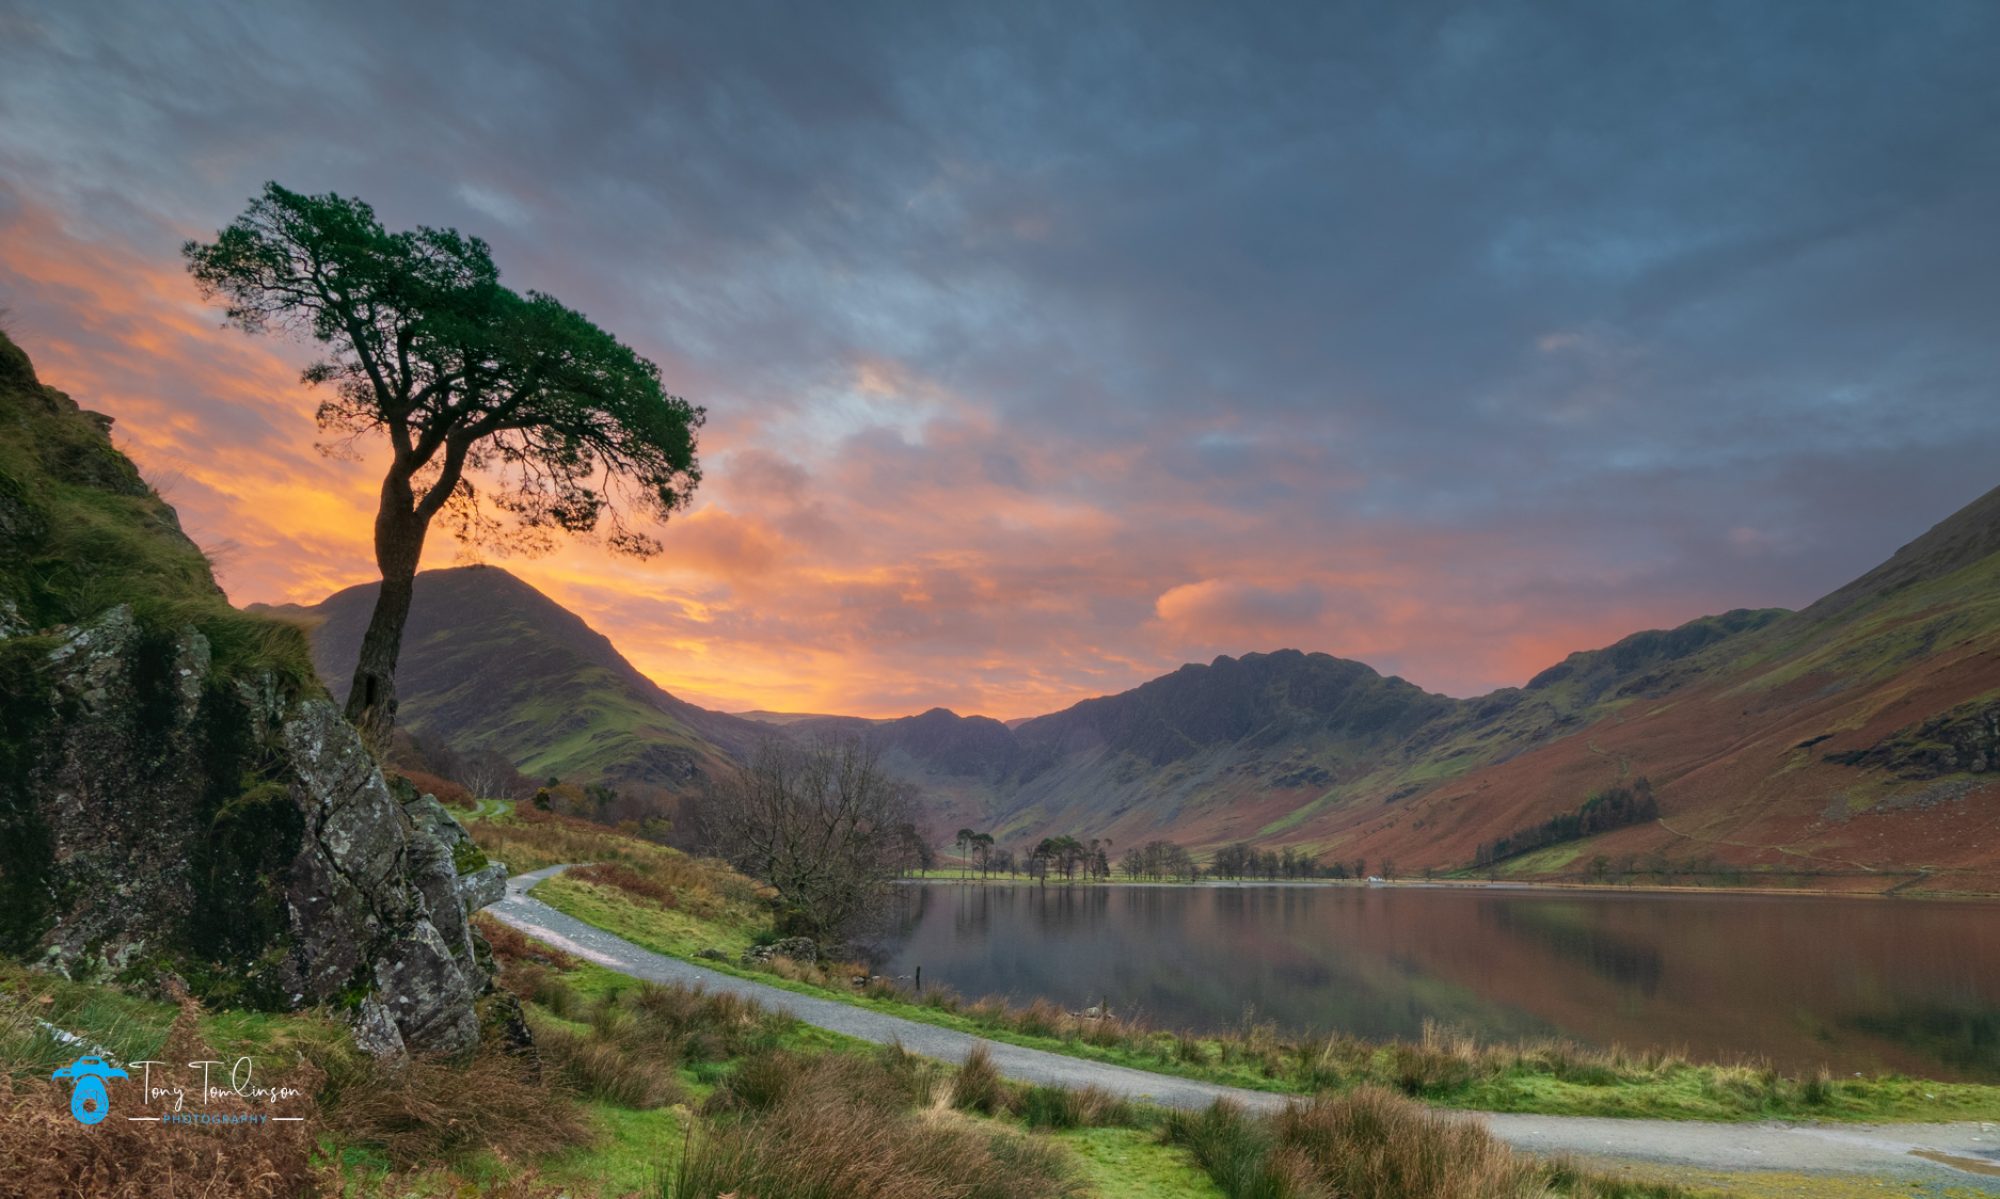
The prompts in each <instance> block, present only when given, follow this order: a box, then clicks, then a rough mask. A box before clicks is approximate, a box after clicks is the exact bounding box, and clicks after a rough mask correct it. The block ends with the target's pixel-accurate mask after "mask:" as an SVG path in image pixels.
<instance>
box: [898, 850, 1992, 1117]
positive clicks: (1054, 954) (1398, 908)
mask: <svg viewBox="0 0 2000 1199" xmlns="http://www.w3.org/2000/svg"><path fill="white" fill-rule="evenodd" d="M1996 915H2000V907H1995V906H1993V905H1989V904H1974V903H1928V902H1887V901H1865V900H1846V899H1814V898H1805V897H1796V896H1745V895H1714V896H1705V895H1643V894H1633V895H1625V894H1615V893H1608V894H1587V895H1586V894H1577V893H1565V894H1554V895H1551V894H1539V893H1525V892H1508V891H1493V890H1451V889H1421V888H1384V889H1368V888H1327V887H1285V886H1262V887H1259V886H1246V887H1229V888H1198V889H1190V888H1173V887H1123V886H1110V887H1103V886H1100V887H1068V888H1065V887H1048V888H1042V887H1037V886H1031V885H1017V886H991V885H989V886H961V885H956V884H934V885H929V886H921V887H910V888H906V889H905V895H904V906H903V911H902V913H901V919H900V926H899V928H898V932H897V936H896V940H895V945H894V949H893V969H895V970H896V971H897V972H898V973H909V972H911V971H912V970H913V969H914V968H915V967H916V966H918V965H922V966H923V967H924V977H925V979H926V980H927V981H929V980H937V981H940V982H946V983H949V984H950V985H951V986H953V987H955V988H957V989H958V990H960V991H962V992H964V993H966V994H968V995H986V994H999V995H1007V996H1010V997H1012V998H1013V999H1015V1000H1017V1001H1022V1002H1025V1001H1026V1000H1028V999H1031V998H1033V997H1035V996H1038V995H1040V996H1048V997H1049V998H1052V999H1054V1000H1056V1001H1057V1002H1060V1003H1063V1004H1066V1005H1068V1006H1070V1007H1084V1006H1087V1005H1089V1004H1093V1003H1099V1002H1108V1003H1109V1004H1111V1006H1112V1007H1113V1008H1114V1009H1117V1010H1120V1011H1125V1012H1132V1011H1138V1012H1143V1013H1144V1014H1145V1015H1147V1016H1148V1017H1149V1018H1150V1019H1152V1020H1153V1021H1154V1022H1155V1023H1156V1024H1161V1025H1166V1026H1169V1027H1177V1028H1178V1027H1190V1028H1197V1029H1217V1028H1223V1027H1229V1026H1235V1025H1239V1024H1241V1023H1243V1022H1244V1021H1246V1020H1258V1021H1266V1020H1268V1021H1271V1022H1274V1023H1276V1024H1278V1025H1279V1026H1280V1027H1281V1028H1284V1029H1286V1030H1289V1031H1294V1032H1301V1031H1313V1032H1322V1031H1329V1030H1334V1029H1339V1030H1344V1031H1348V1032H1353V1033H1357V1034H1359V1035H1362V1036H1367V1037H1391V1036H1415V1035H1417V1034H1418V1033H1419V1032H1420V1031H1421V1030H1422V1027H1423V1024H1424V1021H1426V1020H1437V1021H1441V1022H1443V1023H1446V1024H1450V1025H1454V1026H1457V1027H1461V1028H1466V1029H1470V1030H1472V1031H1474V1032H1477V1033H1479V1034H1480V1035H1482V1036H1484V1037H1488V1038H1508V1037H1515V1036H1522V1035H1528V1034H1534V1033H1547V1032H1556V1033H1561V1034H1564V1035H1567V1036H1571V1037H1575V1038H1577V1039H1579V1040H1582V1041H1586V1042H1590V1043H1593V1044H1600V1045H1603V1044H1610V1043H1612V1042H1621V1043H1623V1044H1626V1045H1632V1046H1641V1045H1660V1046H1670V1047H1682V1048H1686V1049H1688V1050H1690V1051H1692V1052H1694V1053H1695V1054H1697V1055H1699V1056H1704V1057H1712V1056H1724V1057H1729V1056H1736V1055H1762V1056H1765V1057H1769V1058H1771V1059H1772V1060H1774V1061H1775V1062H1777V1063H1778V1064H1780V1065H1782V1066H1784V1067H1786V1068H1788V1069H1809V1068H1812V1067H1816V1066H1819V1065H1822V1064H1824V1065H1827V1066H1830V1067H1831V1068H1833V1069H1835V1070H1838V1071H1849V1070H1902V1071H1908V1072H1911V1073H1921V1074H1926V1075H1931V1076H1938V1077H1968V1078H1980V1079H1988V1080H2000V931H1996V930H2000V921H1996V920H1995V917H1996Z"/></svg>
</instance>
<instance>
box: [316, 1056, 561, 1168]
mask: <svg viewBox="0 0 2000 1199" xmlns="http://www.w3.org/2000/svg"><path fill="white" fill-rule="evenodd" d="M331 1081H332V1084H333V1085H330V1086H329V1088H328V1093H327V1098H326V1101H325V1102H326V1118H325V1120H324V1122H323V1125H324V1128H325V1130H327V1131H330V1132H332V1133H333V1134H335V1135H336V1136H337V1137H338V1138H339V1139H340V1140H341V1141H342V1142H343V1143H345V1144H349V1145H357V1146H364V1147H367V1148H372V1149H378V1150H380V1151H381V1152H382V1153H383V1154H384V1155H386V1156H387V1157H388V1159H389V1161H390V1162H391V1163H393V1164H394V1165H396V1166H398V1167H401V1168H410V1167H418V1166H430V1165H435V1164H436V1163H438V1162H440V1161H449V1160H454V1159H459V1158H463V1157H465V1156H467V1155H469V1154H473V1153H478V1152H482V1151H488V1150H490V1151H492V1152H493V1153H495V1154H497V1155H498V1156H500V1157H501V1158H502V1159H503V1160H507V1161H512V1162H526V1161H530V1160H533V1159H535V1158H537V1157H541V1156H544V1155H546V1154H550V1153H554V1152H556V1151H558V1150H561V1149H567V1148H570V1147H572V1146H575V1145H583V1144H587V1143H589V1142H590V1140H591V1139H592V1133H591V1130H590V1126H589V1125H588V1124H587V1123H585V1121H584V1119H583V1116H582V1113H581V1112H580V1111H579V1110H578V1108H577V1106H576V1103H575V1102H574V1100H573V1099H572V1098H571V1096H570V1094H569V1092H568V1091H567V1089H565V1088H562V1087H560V1086H555V1085H551V1083H550V1081H549V1080H546V1079H543V1078H540V1077H538V1076H537V1071H536V1069H535V1064H534V1063H533V1062H532V1061H530V1060H527V1059H524V1058H520V1057H516V1056H514V1055H512V1054H509V1053H507V1052H505V1051H503V1050H501V1049H499V1048H498V1047H487V1046H482V1047H481V1049H480V1051H479V1052H478V1053H477V1054H475V1055H474V1057H473V1058H472V1060H471V1061H470V1062H467V1063H463V1064H460V1063H452V1062H446V1061H437V1060H430V1059H417V1060H414V1061H411V1062H408V1063H406V1064H403V1065H401V1066H396V1065H392V1064H386V1063H378V1062H374V1061H362V1062H359V1063H357V1066H356V1068H355V1070H354V1071H353V1072H352V1073H351V1074H349V1075H348V1076H347V1077H344V1078H339V1079H335V1080H331Z"/></svg>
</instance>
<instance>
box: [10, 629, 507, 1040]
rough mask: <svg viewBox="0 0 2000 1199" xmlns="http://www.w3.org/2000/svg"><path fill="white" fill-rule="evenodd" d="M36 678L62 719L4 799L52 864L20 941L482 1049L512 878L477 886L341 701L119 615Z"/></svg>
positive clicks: (53, 654) (87, 968) (425, 805)
mask: <svg viewBox="0 0 2000 1199" xmlns="http://www.w3.org/2000/svg"><path fill="white" fill-rule="evenodd" d="M36 674H37V677H38V678H39V680H40V682H41V683H42V686H43V687H44V688H45V700H46V704H47V707H48V718H47V719H45V720H44V721H42V722H41V726H42V727H41V728H40V729H39V730H37V732H36V734H35V735H34V736H33V737H32V739H31V740H30V741H29V742H28V744H27V745H26V746H24V747H23V748H24V749H25V750H26V753H27V757H28V759H29V760H28V763H27V769H26V770H25V771H24V772H23V773H22V775H21V777H20V778H19V780H18V782H17V784H16V787H15V788H14V789H12V793H10V794H9V795H8V796H7V797H6V803H7V805H8V807H9V810H10V812H11V813H12V814H13V815H14V816H15V818H16V823H18V824H23V825H35V826H38V827H39V831H40V832H41V833H42V834H43V841H44V843H45V849H46V853H45V855H44V860H42V861H41V862H39V863H23V865H26V866H28V867H30V868H31V869H32V870H33V873H35V874H36V875H37V877H36V878H34V879H33V880H32V883H33V885H32V886H31V887H30V888H29V890H30V891H31V894H29V895H27V896H25V897H24V899H25V901H26V907H27V908H28V909H30V913H18V912H17V913H16V914H17V916H18V915H23V914H30V915H31V918H30V920H29V922H28V924H27V925H26V926H25V927H17V928H16V929H15V930H14V932H15V939H16V940H18V941H21V942H23V943H22V944H18V945H15V946H10V948H13V949H15V950H16V951H17V952H18V951H21V950H27V951H28V956H31V957H33V958H35V959H37V960H39V961H40V962H41V963H42V964H43V965H45V966H48V967H50V968H52V969H56V970H60V971H62V972H64V973H66V974H72V975H76V974H84V975H99V974H107V973H108V974H120V973H123V974H132V973H137V972H158V971H161V970H169V969H171V970H174V971H176V972H178V973H181V974H183V975H187V976H191V980H192V981H194V982H195V983H196V984H197V989H205V990H207V991H209V992H211V993H215V992H220V993H222V994H224V995H226V996H227V997H228V998H230V999H233V1000H238V1001H243V1002H250V1003H259V1004H267V1005H275V1006H299V1005H304V1004H314V1003H329V1004H336V1005H342V1006H346V1007H349V1008H351V1009H352V1010H353V1011H354V1012H355V1014H356V1018H357V1025H358V1028H359V1029H360V1030H361V1031H362V1033H363V1034H364V1035H363V1040H364V1042H365V1043H366V1044H368V1046H369V1047H370V1048H372V1049H375V1050H376V1051H379V1052H390V1053H400V1052H404V1051H425V1052H453V1051H458V1050H462V1049H466V1048H469V1047H470V1046H471V1045H472V1043H473V1042H474V1041H475V1040H476V1038H477V1035H478V1024H477V1018H476V1016H475V1015H474V1012H473V1001H474V999H475V998H477V996H478V995H479V994H480V992H481V991H483V990H484V989H485V988H486V985H487V975H486V971H485V969H484V968H483V967H482V966H481V964H480V961H479V954H478V953H477V952H476V949H475V944H474V937H475V936H476V934H475V933H474V931H473V929H472V927H471V924H470V922H469V920H468V918H467V917H468V906H467V896H468V895H471V896H473V897H475V898H476V897H480V896H484V895H487V894H490V893H491V887H490V886H489V885H488V876H490V875H491V874H493V873H495V872H496V871H497V872H499V873H500V874H501V877H502V878H503V879H504V868H501V867H497V866H493V865H491V864H488V863H486V862H485V861H484V858H483V856H481V857H480V858H479V861H478V869H477V870H475V871H473V872H472V873H473V874H474V875H476V876H477V877H476V878H475V879H473V880H472V881H470V882H462V881H461V875H460V872H459V870H458V868H457V862H458V861H461V860H464V859H465V856H466V855H465V851H464V847H466V846H470V844H471V842H470V839H469V838H467V837H466V834H465V831H464V829H462V828H460V827H459V826H458V824H457V823H456V822H455V821H453V820H452V819H451V817H450V816H449V815H448V814H447V813H446V812H445V811H444V809H443V807H442V806H441V805H439V804H438V803H437V802H436V801H435V800H433V799H430V798H429V797H428V796H416V795H414V794H412V795H410V796H409V797H408V798H407V800H405V799H402V798H400V797H399V796H398V795H397V794H396V793H395V792H394V791H393V790H392V789H391V787H390V785H389V784H388V783H387V781H385V779H384V778H383V775H382V773H381V771H380V770H379V769H377V767H376V764H375V761H374V759H373V758H372V757H371V756H370V755H369V753H368V752H367V750H366V749H365V748H364V747H363V746H362V744H361V741H360V739H359V737H358V736H357V735H356V734H355V732H354V730H353V728H352V727H351V726H349V725H348V724H347V722H346V721H345V720H343V719H342V718H341V715H340V713H339V712H338V711H336V710H335V709H334V707H333V704H332V703H331V701H329V700H327V699H326V698H324V697H321V696H308V697H304V698H293V699H285V698H282V697H281V696H280V694H279V692H278V690H277V689H276V688H274V687H257V686H240V685H239V686H235V687H218V686H214V685H212V680H211V678H210V677H209V647H208V645H207V642H206V640H205V639H204V638H203V637H202V636H201V635H200V634H199V633H197V632H195V631H193V630H192V629H188V630H183V631H182V632H181V633H180V634H179V635H176V636H174V637H171V638H167V639H164V640H163V639H160V638H157V637H155V636H153V635H151V634H148V633H147V632H146V631H145V630H144V629H143V627H142V626H141V625H140V624H139V622H138V621H137V620H135V618H134V616H133V613H132V610H131V609H130V608H129V607H126V606H123V605H121V606H119V607H116V608H113V609H111V610H110V611H108V612H106V613H105V614H104V615H103V616H102V617H100V618H99V619H97V620H95V621H92V622H91V623H89V624H87V625H85V626H82V627H80V628H75V629H70V630H65V631H62V632H60V633H59V634H58V635H57V638H56V644H55V646H54V648H52V649H51V650H49V651H48V652H47V653H46V654H44V655H42V669H41V670H40V671H38V672H36ZM475 852H476V851H475ZM37 866H38V867H39V868H38V869H33V868H34V867H37ZM16 872H17V870H16V868H15V867H14V866H12V865H10V867H9V873H10V875H11V874H15V873H16ZM18 881H23V882H27V881H29V880H25V879H23V880H18Z"/></svg>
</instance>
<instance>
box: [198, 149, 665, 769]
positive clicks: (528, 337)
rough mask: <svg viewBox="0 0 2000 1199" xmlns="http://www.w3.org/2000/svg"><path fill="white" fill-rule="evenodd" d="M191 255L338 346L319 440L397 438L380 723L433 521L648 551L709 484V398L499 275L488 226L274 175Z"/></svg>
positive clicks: (367, 697) (225, 295)
mask: <svg viewBox="0 0 2000 1199" xmlns="http://www.w3.org/2000/svg"><path fill="white" fill-rule="evenodd" d="M182 253H183V255H184V256H185V258H186V260H187V264H188V270H189V272H190V273H191V274H192V275H193V277H194V279H195V281H196V283H197V285H198V286H199V287H200V289H201V291H202V294H203V295H204V297H206V298H209V299H219V300H220V301H221V302H222V303H223V306H224V312H225V314H226V316H227V318H228V320H229V322H230V323H232V324H234V325H236V326H238V327H239V328H242V329H244V330H245V331H247V332H252V333H261V332H265V331H270V330H277V331H281V332H287V333H291V334H294V335H298V336H304V337H309V338H310V339H311V340H313V341H315V342H318V343H319V344H320V345H321V346H323V347H325V354H324V356H323V357H321V358H320V359H319V360H318V361H316V362H314V363H313V364H312V365H310V366H309V367H307V368H306V371H305V376H304V377H305V381H306V382H307V383H309V384H313V385H316V386H318V387H321V388H324V389H325V398H324V399H323V400H322V401H321V403H320V405H319V408H318V412H317V418H318V422H319V426H320V428H321V430H322V431H323V432H324V433H326V434H328V435H329V440H328V441H327V442H326V443H323V446H322V448H324V449H327V450H329V451H331V452H352V450H353V446H354V444H355V443H356V442H357V441H358V440H360V439H362V438H364V437H372V436H374V435H376V434H380V435H381V436H382V437H384V438H385V439H386V440H387V442H388V447H389V464H388V468H387V470H386V472H385V474H384V478H383V484H382V494H381V505H380V508H379V510H378V512H377V515H376V522H375V550H376V559H377V564H378V566H379V567H380V568H381V570H382V579H383V588H382V595H381V598H380V600H378V603H377V608H376V614H375V617H376V618H375V620H374V621H371V624H370V628H369V635H368V637H367V638H366V639H364V643H363V647H362V654H361V661H360V662H359V663H357V666H356V671H355V678H354V686H353V689H352V691H351V692H350V694H349V697H348V711H349V715H350V716H353V717H355V718H356V719H357V721H359V722H361V723H362V724H363V728H364V731H369V732H371V733H377V734H379V733H380V732H382V731H385V730H386V729H387V727H388V726H389V724H390V723H391V722H392V721H393V717H394V710H395V700H394V673H395V659H396V654H397V650H398V648H399V646H400V640H401V635H402V625H403V621H404V619H405V618H406V617H407V614H408V605H409V584H410V580H411V579H412V578H413V577H414V575H415V573H416V567H417V563H418V561H419V559H420V558H421V556H422V551H423V544H424V538H425V535H426V534H427V532H428V530H429V528H430V526H431V523H432V521H433V520H436V519H438V518H440V517H441V518H443V520H444V521H445V523H446V527H447V528H449V529H450V530H451V532H452V533H454V534H455V535H456V536H458V537H459V538H461V539H462V540H465V541H467V542H469V543H473V544H476V545H482V546H486V547H489V548H494V549H499V550H526V551H530V552H533V551H539V550H543V549H546V548H548V547H549V546H550V545H551V544H552V543H553V540H554V537H555V535H556V534H559V533H570V534H599V535H601V536H602V537H603V540H604V542H605V544H606V545H608V546H609V547H610V548H611V549H613V550H615V551H618V552H622V553H629V554H638V555H649V554H653V553H656V552H658V551H659V549H660V543H659V541H658V539H657V538H655V537H654V536H653V535H652V534H651V533H650V532H648V531H647V529H646V528H645V519H643V518H651V519H653V520H664V519H666V518H667V517H668V516H669V515H671V514H672V513H674V512H676V511H678V510H680V509H681V508H683V507H685V506H686V504H687V503H688V501H689V499H690V498H691V496H692V495H693V493H694V490H695V488H696V486H697V485H698V484H699V483H700V481H701V470H700V467H699V465H698V462H697V459H696V453H695V451H696V437H697V432H698V430H699V429H700V428H701V425H702V422H703V419H704V415H705V414H704V412H703V410H702V409H701V408H698V407H696V406H694V405H692V404H690V403H688V402H687V401H686V400H684V399H682V398H680V397H679V396H675V395H671V394H669V393H668V392H667V391H666V390H665V388H664V387H663V386H662V384H661V379H660V371H659V368H658V367H656V366H655V365H654V364H653V363H652V362H650V361H648V360H647V359H645V358H643V357H641V356H640V355H639V354H637V353H636V352H634V351H633V350H632V349H631V348H629V347H628V346H626V345H624V344H623V343H621V342H620V341H619V340H618V339H617V338H615V337H613V336H612V335H611V334H609V333H607V332H605V331H604V330H603V329H601V328H599V327H598V326H597V325H595V324H593V323H592V322H591V321H590V319H589V318H587V317H585V316H584V315H583V314H582V313H580V312H577V311H576V310H574V309H572V308H569V307H567V306H565V305H564V304H563V303H562V302H561V301H559V300H557V299H556V298H555V297H553V296H550V295H547V294H545V293H543V292H538V291H529V292H527V293H526V294H525V295H523V294H520V293H516V292H514V291H512V290H510V289H509V288H507V287H505V286H503V285H502V284H501V282H500V272H499V270H498V268H497V267H495V266H494V264H493V258H492V255H491V253H490V252H489V250H488V248H487V245H486V243H485V242H483V241H481V240H480V239H478V238H476V237H467V236H465V235H464V234H461V233H459V232H458V231H456V230H453V229H433V228H429V227H419V228H417V229H414V230H410V231H406V232H391V231H389V230H388V229H386V228H385V227H384V226H383V224H382V222H381V221H380V220H379V219H377V217H376V215H375V212H374V210H373V209H372V208H370V207H369V206H368V205H367V204H365V203H363V202H362V201H360V200H357V199H352V198H348V197H343V196H338V195H332V194H328V195H320V196H310V195H304V194H301V193H298V192H294V191H289V190H287V189H285V188H283V187H280V186H278V185H277V184H276V183H272V184H268V185H266V186H265V188H264V191H263V193H262V194H261V195H260V196H258V197H257V198H256V199H255V200H253V201H251V203H250V205H249V207H248V208H246V209H245V210H244V211H243V213H242V215H240V216H238V217H237V218H236V220H235V221H233V222H231V223H230V225H229V226H228V227H227V228H225V229H223V230H221V231H220V232H219V233H218V234H217V235H216V238H215V240H214V241H212V242H200V241H190V242H188V243H187V244H186V245H185V246H183V247H182ZM635 517H636V518H642V519H637V520H635V519H633V518H635Z"/></svg>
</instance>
